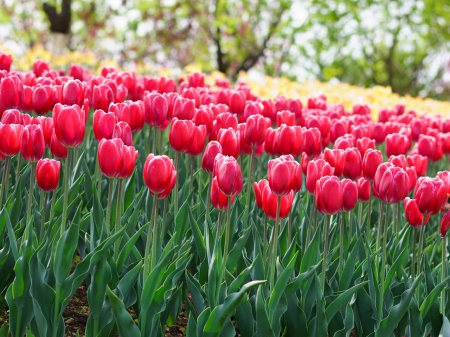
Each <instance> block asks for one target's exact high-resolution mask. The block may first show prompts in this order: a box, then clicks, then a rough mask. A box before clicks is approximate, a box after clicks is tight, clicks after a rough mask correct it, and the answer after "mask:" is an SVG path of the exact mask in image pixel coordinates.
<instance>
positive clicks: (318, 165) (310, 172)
mask: <svg viewBox="0 0 450 337" xmlns="http://www.w3.org/2000/svg"><path fill="white" fill-rule="evenodd" d="M333 172H334V169H333V168H332V167H331V165H330V164H328V163H327V162H326V161H325V160H323V159H316V160H311V161H310V162H309V163H308V169H307V171H306V188H307V189H308V192H309V193H311V194H314V193H315V192H316V182H317V180H319V179H320V178H321V177H324V176H331V175H333Z"/></svg>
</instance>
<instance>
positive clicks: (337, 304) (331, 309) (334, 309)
mask: <svg viewBox="0 0 450 337" xmlns="http://www.w3.org/2000/svg"><path fill="white" fill-rule="evenodd" d="M367 283H369V281H365V282H361V283H360V284H357V285H355V286H353V287H352V288H350V289H347V290H346V291H344V292H343V293H342V294H340V295H339V296H338V297H337V298H336V299H335V300H334V301H333V302H331V303H330V304H329V305H328V307H327V308H326V310H325V316H326V317H327V320H328V321H331V320H332V319H333V317H334V315H336V314H337V313H338V311H340V310H341V308H342V307H343V306H344V305H345V304H347V303H348V302H349V301H350V298H351V297H352V296H353V295H354V294H355V293H356V292H357V291H358V290H359V289H361V288H362V287H364V286H365V285H366V284H367Z"/></svg>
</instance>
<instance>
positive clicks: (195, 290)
mask: <svg viewBox="0 0 450 337" xmlns="http://www.w3.org/2000/svg"><path fill="white" fill-rule="evenodd" d="M186 283H187V289H188V291H189V293H190V294H191V296H192V301H193V302H194V307H195V310H196V311H197V314H198V313H201V312H203V311H204V310H205V309H206V305H207V303H206V302H207V301H206V294H205V292H204V291H203V290H202V288H201V286H200V284H199V283H198V281H197V279H196V278H195V277H193V276H192V275H191V274H190V273H188V272H187V271H186Z"/></svg>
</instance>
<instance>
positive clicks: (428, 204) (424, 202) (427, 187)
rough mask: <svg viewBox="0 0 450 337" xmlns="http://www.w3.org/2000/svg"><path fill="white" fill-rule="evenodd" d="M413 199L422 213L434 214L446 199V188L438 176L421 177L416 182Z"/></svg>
mask: <svg viewBox="0 0 450 337" xmlns="http://www.w3.org/2000/svg"><path fill="white" fill-rule="evenodd" d="M414 199H416V202H417V207H418V208H419V210H420V212H421V213H422V214H427V215H435V214H437V213H439V211H440V210H441V208H442V206H444V204H445V202H446V201H447V188H446V186H445V184H444V182H443V181H442V180H441V179H440V178H429V177H421V178H419V179H418V180H417V183H416V189H415V191H414Z"/></svg>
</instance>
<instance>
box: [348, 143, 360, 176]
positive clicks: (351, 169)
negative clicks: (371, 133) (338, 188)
mask: <svg viewBox="0 0 450 337" xmlns="http://www.w3.org/2000/svg"><path fill="white" fill-rule="evenodd" d="M361 175H362V159H361V155H360V153H359V151H358V149H357V148H356V147H353V148H348V149H346V150H345V165H344V177H346V178H349V179H352V180H356V179H358V178H359V177H361Z"/></svg>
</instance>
